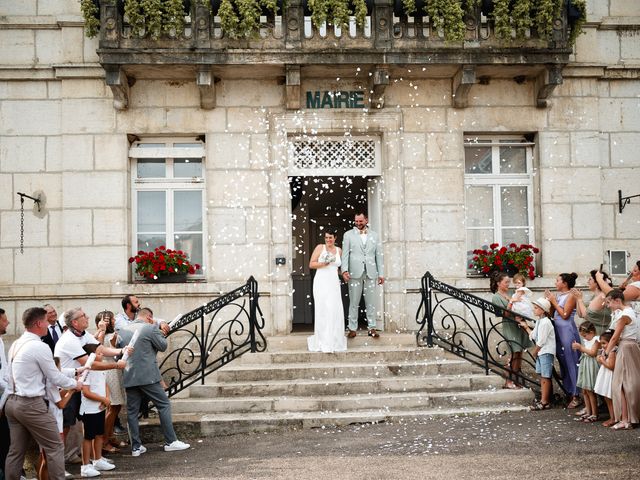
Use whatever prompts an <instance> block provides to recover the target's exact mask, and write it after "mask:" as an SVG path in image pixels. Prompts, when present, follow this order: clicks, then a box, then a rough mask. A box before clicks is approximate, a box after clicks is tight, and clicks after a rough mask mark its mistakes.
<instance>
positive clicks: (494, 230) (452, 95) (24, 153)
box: [0, 0, 640, 334]
mask: <svg viewBox="0 0 640 480" xmlns="http://www.w3.org/2000/svg"><path fill="white" fill-rule="evenodd" d="M587 8H588V17H587V23H586V25H585V27H584V30H585V33H584V34H583V35H581V36H580V37H579V38H578V40H577V43H576V45H575V48H574V51H573V53H570V54H569V55H568V63H567V64H566V65H564V64H563V65H562V66H561V67H562V82H561V84H559V85H557V86H555V88H553V89H552V91H551V92H550V94H549V95H548V98H544V99H542V103H543V105H540V104H539V103H538V101H540V96H541V93H540V92H541V90H540V86H539V85H538V82H537V81H536V77H535V75H534V76H531V75H529V73H530V71H529V70H527V68H528V67H527V68H524V69H523V70H522V71H520V70H517V71H516V70H510V69H509V65H506V66H502V67H500V66H494V67H492V68H490V69H487V70H486V71H477V72H474V75H475V78H474V81H472V82H470V83H469V84H467V87H468V88H466V90H464V92H465V99H464V100H465V102H464V103H465V104H466V105H460V104H458V105H456V103H457V102H460V97H459V98H457V99H456V95H458V96H460V95H461V94H462V92H463V90H460V89H456V88H455V83H454V87H453V88H452V82H455V81H456V80H455V77H456V75H457V72H459V66H457V65H448V64H445V65H431V64H429V63H424V64H414V65H408V66H407V65H400V64H394V65H389V66H388V68H386V69H385V68H383V69H382V70H381V71H382V74H383V75H384V76H385V79H386V80H388V81H386V82H385V81H384V80H385V79H383V81H382V82H379V83H378V84H376V83H375V82H374V88H373V89H372V87H371V85H372V84H371V80H370V78H371V76H372V75H378V74H379V72H377V71H375V69H374V70H371V69H370V68H368V67H367V68H365V67H362V68H361V66H360V64H359V63H358V61H357V58H354V59H352V60H351V63H348V64H347V63H346V62H345V63H344V64H342V65H336V66H335V68H334V67H331V66H327V65H319V66H317V65H316V66H305V65H303V66H302V67H301V68H300V69H298V70H295V69H294V70H292V71H291V72H289V71H285V67H284V66H283V65H272V64H269V62H268V61H265V62H263V63H262V62H260V63H259V62H256V63H255V64H253V65H249V66H248V67H247V66H246V65H245V66H244V68H243V67H242V66H238V65H224V64H223V65H217V66H215V68H213V70H211V71H209V72H207V73H210V74H211V73H212V76H211V79H212V81H211V83H210V85H209V90H208V91H207V88H203V86H202V85H203V82H200V83H197V82H196V81H194V79H193V78H189V75H191V74H193V75H195V73H194V72H193V69H191V70H188V69H187V70H188V71H189V74H185V73H184V72H185V69H171V68H169V67H166V66H163V65H152V66H149V65H146V66H145V65H142V66H140V65H136V66H134V67H132V68H131V69H129V70H128V72H127V75H126V77H125V80H126V82H127V85H126V86H122V85H121V88H120V89H117V88H113V86H114V82H113V81H110V82H109V81H106V80H108V79H107V78H106V77H108V76H109V75H110V72H109V69H108V68H106V67H105V60H104V58H101V57H100V55H99V52H98V47H99V41H98V39H88V38H86V37H85V36H84V34H83V22H82V17H81V15H80V8H79V4H78V2H77V1H76V0H25V1H21V2H15V1H8V0H0V44H1V45H2V46H3V48H2V49H0V192H2V194H1V195H0V265H2V267H1V268H0V298H1V299H2V300H1V302H2V303H1V305H2V307H3V308H5V309H6V310H8V312H9V313H10V318H11V319H14V321H13V322H12V327H10V328H13V329H14V331H13V333H17V332H19V331H20V326H19V325H17V324H19V323H20V322H19V315H20V313H21V312H22V311H23V310H24V309H25V308H26V307H28V306H32V305H34V304H41V303H43V302H51V303H54V305H56V306H57V308H58V309H59V310H62V309H64V308H69V307H71V306H76V305H82V306H84V307H85V309H86V310H87V311H88V312H90V313H97V312H98V311H99V310H102V309H105V308H109V309H113V310H115V311H118V310H119V300H120V298H121V297H122V295H123V294H125V293H130V292H135V293H137V294H139V295H140V296H141V297H142V298H143V303H144V304H149V305H151V306H153V307H155V309H156V311H157V312H158V316H160V317H164V318H173V317H174V316H175V315H176V314H178V313H180V312H185V311H188V310H190V309H192V308H194V307H195V306H197V305H200V304H202V303H203V302H206V301H208V300H209V299H211V298H212V297H213V296H215V295H218V294H219V293H220V292H224V291H228V290H230V289H232V288H235V287H236V286H238V285H240V284H242V283H244V282H245V281H246V279H247V278H248V277H249V276H251V275H252V276H254V277H255V278H256V279H257V280H258V282H259V289H260V292H261V293H262V299H261V305H262V309H263V312H264V313H265V317H266V319H267V333H269V334H287V333H289V332H291V331H292V329H293V328H294V322H299V323H305V314H302V315H300V314H299V313H298V317H299V318H298V319H297V320H296V319H295V318H296V313H295V312H296V311H297V312H304V311H305V309H308V302H309V300H308V294H309V293H308V288H309V286H310V283H309V282H308V281H307V284H306V285H303V284H304V279H303V280H301V282H302V283H299V284H297V285H295V286H294V283H295V281H296V279H295V276H296V275H297V274H299V275H302V277H304V276H305V275H306V277H307V278H308V273H309V272H308V269H305V264H306V263H307V262H308V254H309V253H308V252H310V251H311V250H312V249H313V246H314V245H315V244H316V243H317V242H318V241H320V239H321V237H320V234H321V232H322V229H318V228H317V226H318V225H320V224H322V222H323V221H324V222H325V224H327V225H329V224H331V225H334V226H336V225H337V226H338V227H340V228H344V225H345V223H340V222H342V221H343V219H344V218H347V219H349V218H350V216H352V214H353V211H354V208H355V207H356V205H355V204H357V203H358V204H360V205H358V206H366V207H367V208H368V210H369V212H370V218H371V220H372V226H373V227H374V228H375V229H377V230H378V231H380V233H381V235H382V238H383V240H384V254H385V266H386V277H387V282H386V283H385V286H384V291H383V292H382V298H381V303H382V306H383V308H382V312H383V314H382V315H383V317H382V318H381V320H383V322H384V329H385V330H387V331H394V330H413V329H415V328H416V325H415V320H414V315H415V311H416V308H417V304H418V302H419V295H418V294H417V289H418V288H419V285H420V278H421V276H422V275H423V274H424V273H425V271H427V270H429V271H431V272H433V273H434V275H435V276H437V277H438V278H442V279H444V280H445V281H447V282H450V283H454V284H457V285H460V286H463V287H465V288H471V289H477V290H482V289H486V280H485V279H483V278H476V277H474V276H473V275H470V274H469V272H468V271H467V270H468V269H467V262H468V256H467V255H468V250H470V249H471V248H476V247H480V246H481V245H482V244H485V243H489V240H491V241H493V240H497V241H499V242H502V240H505V241H507V240H514V241H516V240H517V241H518V242H519V241H521V240H522V241H526V242H530V243H533V244H535V245H536V246H538V247H539V248H540V249H541V254H540V255H539V257H538V258H537V260H536V262H537V268H538V271H539V272H540V274H541V275H542V277H540V278H537V279H536V280H535V281H534V282H532V285H533V286H534V287H550V286H553V280H554V278H555V276H556V275H557V274H558V273H560V272H571V271H575V272H578V273H579V274H581V275H583V276H584V274H586V273H587V272H588V271H589V270H590V269H592V268H597V267H598V265H600V264H605V268H608V267H609V265H608V263H609V260H608V259H609V255H608V252H609V251H611V250H613V251H623V252H628V255H629V256H628V261H629V268H630V265H631V262H632V261H635V260H637V259H639V258H640V243H638V237H639V236H640V200H639V199H633V200H632V201H631V202H630V204H628V205H626V206H625V208H624V211H623V212H622V213H619V211H618V209H619V205H618V203H619V202H618V190H621V191H622V195H623V196H631V195H637V194H640V181H639V180H640V157H638V154H637V152H638V150H637V149H639V148H640V108H639V107H640V36H638V33H637V32H638V28H640V5H638V4H637V2H630V1H627V0H607V1H599V0H598V1H596V0H589V1H588V7H587ZM107 67H108V66H107ZM514 72H515V73H517V74H516V75H514ZM111 73H112V72H111ZM116 73H117V72H116ZM464 73H465V72H462V74H464ZM536 75H537V74H536ZM214 78H215V81H214V80H213V79H214ZM118 80H121V78H118V79H116V82H115V83H117V81H118ZM205 80H206V79H205ZM463 82H464V80H463ZM204 84H206V81H205V82H204ZM380 84H381V85H384V88H383V95H384V106H382V108H376V107H378V106H381V105H374V104H373V101H368V100H367V98H366V97H367V96H368V93H367V92H370V91H372V90H375V87H377V86H378V85H380ZM211 90H213V91H214V97H213V98H214V103H215V106H214V107H213V108H210V107H211V105H206V101H207V98H208V99H209V100H211V96H210V95H211ZM292 92H293V93H292ZM316 92H318V93H317V95H318V96H316ZM325 92H329V93H328V95H329V96H328V97H327V98H326V99H325ZM342 92H347V93H344V94H343V93H342ZM349 92H356V93H355V94H352V93H349ZM123 93H124V95H125V97H124V98H125V99H126V101H127V102H128V105H126V108H124V109H123V108H122V105H118V102H119V101H121V97H119V95H120V94H123ZM378 93H379V92H378V90H376V95H377V94H378ZM361 94H362V95H363V96H362V97H359V96H358V95H361ZM114 95H115V102H114ZM207 95H209V97H207ZM342 95H344V97H342ZM203 97H204V100H203ZM296 97H297V98H296ZM338 99H339V100H340V102H338V101H337V100H338ZM297 100H299V102H298V103H299V104H298V105H296V101H297ZM374 100H375V99H374ZM291 101H293V103H294V105H293V107H294V108H291V107H292V105H291V104H290V102H291ZM307 102H310V103H307ZM323 102H324V103H325V104H324V105H322V104H323ZM361 102H364V104H361ZM203 106H204V107H206V108H203ZM322 107H324V108H322ZM460 107H463V108H460ZM318 139H320V140H321V141H323V142H324V143H323V144H322V145H324V146H322V145H321V146H318V145H317V144H314V142H317V141H318ZM296 142H299V143H298V144H297V143H296ZM305 142H307V143H308V144H305ZM345 142H347V144H348V145H347V146H346V147H345ZM349 142H350V143H349ZM358 142H363V143H361V144H358ZM367 142H369V143H367ZM179 144H184V145H185V148H186V149H190V150H189V152H188V153H187V154H184V152H182V151H180V150H179V148H180V147H175V146H176V145H179ZM354 144H358V145H360V146H357V147H353V145H354ZM145 148H149V151H152V150H154V149H155V151H154V153H153V154H149V155H151V156H145V152H143V151H142V150H144V149H145ZM171 148H174V150H171V151H169V150H167V149H171ZM176 148H178V149H177V150H176ZM341 148H346V151H347V152H348V153H346V154H344V155H343V156H340V155H342V154H338V153H336V152H339V151H340V149H341ZM359 148H362V151H360V150H358V149H359ZM296 149H298V150H296ZM323 149H327V151H328V153H326V152H325V153H322V150H323ZM354 149H355V150H354ZM296 151H297V152H298V153H296ZM309 151H312V154H309V153H308V152H309ZM305 152H306V153H305ZM313 152H315V153H313ZM354 152H355V153H354ZM307 154H309V155H311V157H313V159H314V161H318V159H319V158H325V160H326V161H327V162H329V163H324V164H312V165H311V166H310V165H308V164H307V165H305V163H304V158H305V157H304V155H307ZM171 155H174V156H173V157H171ZM189 155H191V157H189ZM323 155H324V157H323ZM474 155H475V156H478V155H479V156H480V157H481V159H482V160H483V161H484V163H483V164H481V163H482V162H477V163H474V162H475V160H474ZM185 156H186V157H189V158H192V159H195V163H196V164H197V163H198V162H201V163H200V166H201V170H198V172H200V173H195V174H193V176H191V174H189V175H188V176H187V177H182V180H179V179H176V178H172V179H170V180H167V179H165V180H167V181H165V182H164V183H163V182H160V183H161V184H160V185H152V184H150V183H148V182H145V181H139V180H140V178H143V179H144V175H142V176H141V174H140V172H141V170H140V169H137V167H139V166H140V165H143V164H144V165H147V164H148V165H149V166H150V168H152V167H153V165H156V166H157V162H156V163H154V159H155V160H158V159H161V160H162V161H163V162H169V161H170V162H172V163H171V165H173V166H174V167H175V168H177V164H178V163H180V165H182V166H184V162H182V160H181V158H182V157H185ZM331 158H341V159H342V160H341V161H339V162H338V163H337V164H331V162H330V160H331ZM348 158H352V160H348ZM141 159H142V160H141ZM169 159H171V160H169ZM327 159H328V160H327ZM353 159H355V160H353ZM363 159H364V160H363ZM297 160H300V162H298V163H296V162H297ZM145 162H146V163H145ZM349 162H353V163H349ZM363 162H364V163H363ZM367 162H368V163H367ZM187 163H189V162H187ZM191 163H192V166H193V163H194V162H191ZM312 163H313V162H312ZM166 165H169V163H166ZM140 168H142V167H140ZM145 168H146V167H145ZM189 168H191V167H189ZM492 168H493V169H494V170H491V169H492ZM501 168H504V169H505V170H504V171H503V173H505V175H506V177H507V178H506V179H505V178H497V179H495V182H493V183H492V182H491V180H490V178H489V177H491V175H492V174H497V173H499V170H500V169H501ZM314 169H316V170H314ZM474 169H481V170H482V169H485V170H482V173H487V174H488V176H485V177H483V176H482V175H479V176H478V175H475V173H478V172H479V171H480V170H474ZM486 169H489V170H486ZM495 169H497V171H496V170H495ZM509 169H510V170H509ZM175 171H177V170H175ZM487 179H488V180H487ZM180 181H183V182H184V183H185V186H184V190H180V191H190V192H192V193H193V192H196V193H195V194H192V195H191V196H188V198H187V197H184V199H182V200H180V199H178V197H172V198H173V199H172V200H171V201H169V200H167V202H169V203H166V205H165V206H166V208H168V209H169V210H166V209H164V210H162V209H161V210H162V212H161V213H162V214H163V215H164V216H165V217H164V218H165V220H166V219H167V218H168V219H169V221H168V223H171V221H172V220H175V218H174V216H175V215H177V213H176V212H177V211H178V202H184V203H180V205H182V207H180V208H182V209H183V210H185V211H186V210H188V211H189V212H190V213H188V214H185V219H184V221H183V223H184V224H185V225H186V226H184V225H183V226H184V229H185V232H187V233H188V232H191V233H189V235H191V237H190V240H189V242H190V243H189V242H187V243H184V245H189V246H190V247H191V248H192V249H194V250H193V251H194V252H195V251H196V250H197V251H198V252H200V253H194V254H193V255H192V256H195V257H197V258H196V259H198V260H200V262H201V263H202V264H203V266H204V269H203V271H202V272H200V273H201V274H200V275H198V276H196V277H197V278H196V279H195V280H194V281H190V282H188V283H182V284H171V285H150V284H146V283H138V282H137V281H136V279H135V277H134V275H133V273H132V271H131V269H130V266H129V263H128V262H127V259H128V258H129V257H130V256H131V255H132V254H134V253H135V252H136V251H137V249H138V248H139V247H140V245H144V242H145V239H147V240H148V239H149V238H153V239H154V240H153V241H156V240H157V239H158V237H157V235H156V237H153V235H154V234H149V236H147V237H145V232H147V231H152V230H153V228H152V226H151V227H150V226H149V225H146V224H144V222H143V221H142V220H141V218H142V217H146V216H147V215H148V216H149V217H153V218H156V217H157V216H158V215H160V213H158V211H156V210H153V212H147V211H145V210H144V208H143V207H144V205H147V204H145V202H146V201H148V202H150V203H149V204H153V201H152V200H153V198H152V196H147V197H145V195H146V194H149V192H155V191H164V192H165V195H166V198H168V197H169V196H170V195H169V193H167V192H173V191H174V190H175V189H176V188H178V187H176V183H175V182H180ZM296 181H298V182H301V183H300V185H302V187H301V188H303V190H305V194H304V195H306V196H303V198H302V199H298V200H299V203H297V204H296V205H294V204H293V202H292V196H294V197H295V195H294V194H293V193H292V192H293V191H294V189H293V188H292V185H293V184H294V182H296ZM496 182H497V183H496ZM505 182H506V183H505ZM333 187H335V188H333ZM145 189H147V190H145ZM154 189H156V190H154ZM172 189H173V190H172ZM178 190H179V188H178ZM347 191H349V194H348V195H347V193H345V192H347ZM18 192H21V193H26V194H28V195H34V194H36V193H38V194H42V195H43V199H44V200H43V211H42V212H37V211H35V210H34V205H33V202H31V201H30V200H29V199H27V200H26V201H25V204H24V232H23V250H24V251H23V252H21V231H20V228H21V212H20V197H19V195H18ZM141 192H143V193H141ZM145 192H146V193H145ZM197 192H200V193H197ZM313 192H316V193H315V194H314V193H313ZM318 192H320V193H319V194H318ZM523 192H524V193H523ZM199 195H201V196H199ZM163 198H165V197H163ZM198 198H199V200H198ZM145 199H146V200H145ZM492 202H493V203H492ZM154 205H156V206H157V204H154ZM163 205H164V204H163ZM153 208H154V209H155V208H156V207H153ZM163 208H164V207H163ZM171 209H174V210H171ZM197 211H199V212H200V213H198V214H197V215H195V217H194V215H193V212H197ZM304 212H307V213H304ZM309 212H311V213H309ZM523 212H524V213H523ZM158 218H159V217H158ZM336 219H339V221H338V220H336ZM156 220H157V218H156ZM190 222H191V223H190ZM194 222H195V223H194ZM151 223H153V222H151ZM161 223H162V222H161ZM168 223H165V224H163V225H164V227H163V228H165V229H164V230H162V228H160V230H162V231H161V232H160V234H161V235H167V237H166V238H167V239H168V240H169V241H171V239H172V238H173V239H178V237H180V235H179V234H177V233H176V232H175V231H173V230H172V229H171V228H169V227H168V226H167V225H168ZM187 224H188V225H187ZM196 224H197V225H196ZM510 226H511V227H513V228H510ZM173 227H174V230H180V228H178V221H177V220H176V221H175V224H174V225H173ZM145 228H151V230H145ZM194 232H195V233H194ZM156 233H157V232H156ZM172 235H173V236H172ZM181 235H182V237H181V238H182V239H183V240H184V238H186V237H185V235H186V234H185V233H184V232H183V234H181ZM492 235H493V237H492ZM501 235H502V238H499V237H501ZM187 236H188V235H187ZM176 241H178V240H176ZM476 241H477V242H478V243H477V244H475V242H476ZM140 242H142V243H140ZM185 242H186V240H185ZM277 258H284V264H283V265H277V264H276V259H277ZM617 278H622V277H617ZM580 283H584V280H582V281H581V282H580ZM305 288H306V289H307V290H304V289H305ZM296 291H297V293H296ZM294 307H295V308H294ZM307 323H308V322H307Z"/></svg>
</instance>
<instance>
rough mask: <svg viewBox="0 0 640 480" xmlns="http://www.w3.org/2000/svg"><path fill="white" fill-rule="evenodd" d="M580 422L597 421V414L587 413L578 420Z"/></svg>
mask: <svg viewBox="0 0 640 480" xmlns="http://www.w3.org/2000/svg"><path fill="white" fill-rule="evenodd" d="M580 421H581V422H582V423H593V422H597V421H598V416H597V415H589V416H588V417H585V418H583V419H582V420H580Z"/></svg>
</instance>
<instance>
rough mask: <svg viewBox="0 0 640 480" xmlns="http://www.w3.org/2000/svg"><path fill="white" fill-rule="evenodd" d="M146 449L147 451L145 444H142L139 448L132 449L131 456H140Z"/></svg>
mask: <svg viewBox="0 0 640 480" xmlns="http://www.w3.org/2000/svg"><path fill="white" fill-rule="evenodd" d="M146 451H147V449H146V448H145V447H144V445H140V446H139V447H138V448H134V449H133V450H132V451H131V456H132V457H139V456H140V455H142V454H143V453H144V452H146Z"/></svg>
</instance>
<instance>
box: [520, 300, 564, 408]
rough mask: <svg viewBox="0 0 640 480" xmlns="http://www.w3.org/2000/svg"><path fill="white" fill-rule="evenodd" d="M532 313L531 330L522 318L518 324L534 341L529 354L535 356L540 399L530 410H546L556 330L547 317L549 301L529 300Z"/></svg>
mask: <svg viewBox="0 0 640 480" xmlns="http://www.w3.org/2000/svg"><path fill="white" fill-rule="evenodd" d="M531 303H532V305H533V313H534V315H535V316H536V317H538V321H537V322H536V326H535V327H534V328H533V330H531V327H529V325H527V322H526V321H524V319H521V320H520V326H521V327H522V328H524V329H525V330H526V331H527V333H529V338H531V340H532V341H533V342H534V343H535V345H536V346H535V348H534V349H533V352H531V354H532V355H533V356H534V357H536V373H537V374H538V375H540V390H541V392H540V393H541V397H540V401H539V402H536V404H535V405H534V406H533V407H531V410H533V411H535V410H548V409H549V408H551V378H552V377H553V357H555V355H556V332H555V330H554V328H553V323H551V319H550V318H549V313H550V312H551V303H550V302H549V300H547V299H546V298H539V299H537V300H534V301H533V302H531Z"/></svg>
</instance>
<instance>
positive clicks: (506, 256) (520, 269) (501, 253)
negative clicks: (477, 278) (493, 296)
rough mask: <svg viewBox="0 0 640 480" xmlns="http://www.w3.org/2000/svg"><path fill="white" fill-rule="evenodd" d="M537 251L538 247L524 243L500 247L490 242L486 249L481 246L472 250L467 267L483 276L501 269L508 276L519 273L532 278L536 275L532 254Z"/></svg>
mask: <svg viewBox="0 0 640 480" xmlns="http://www.w3.org/2000/svg"><path fill="white" fill-rule="evenodd" d="M539 252H540V250H539V249H538V248H536V247H534V246H533V245H528V244H526V243H523V244H521V245H517V244H515V243H511V244H509V245H507V246H502V247H501V246H500V245H499V244H498V243H492V244H491V245H489V248H488V249H484V248H481V249H476V250H474V251H473V257H472V259H471V263H470V264H469V268H472V269H475V270H477V271H478V272H479V273H481V274H482V275H485V276H489V275H491V273H493V272H495V271H502V272H507V274H509V276H513V275H515V274H516V273H521V274H523V275H526V276H528V277H529V278H530V279H532V280H533V279H534V278H535V276H536V274H535V263H534V260H535V257H534V255H535V254H536V253H539Z"/></svg>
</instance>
